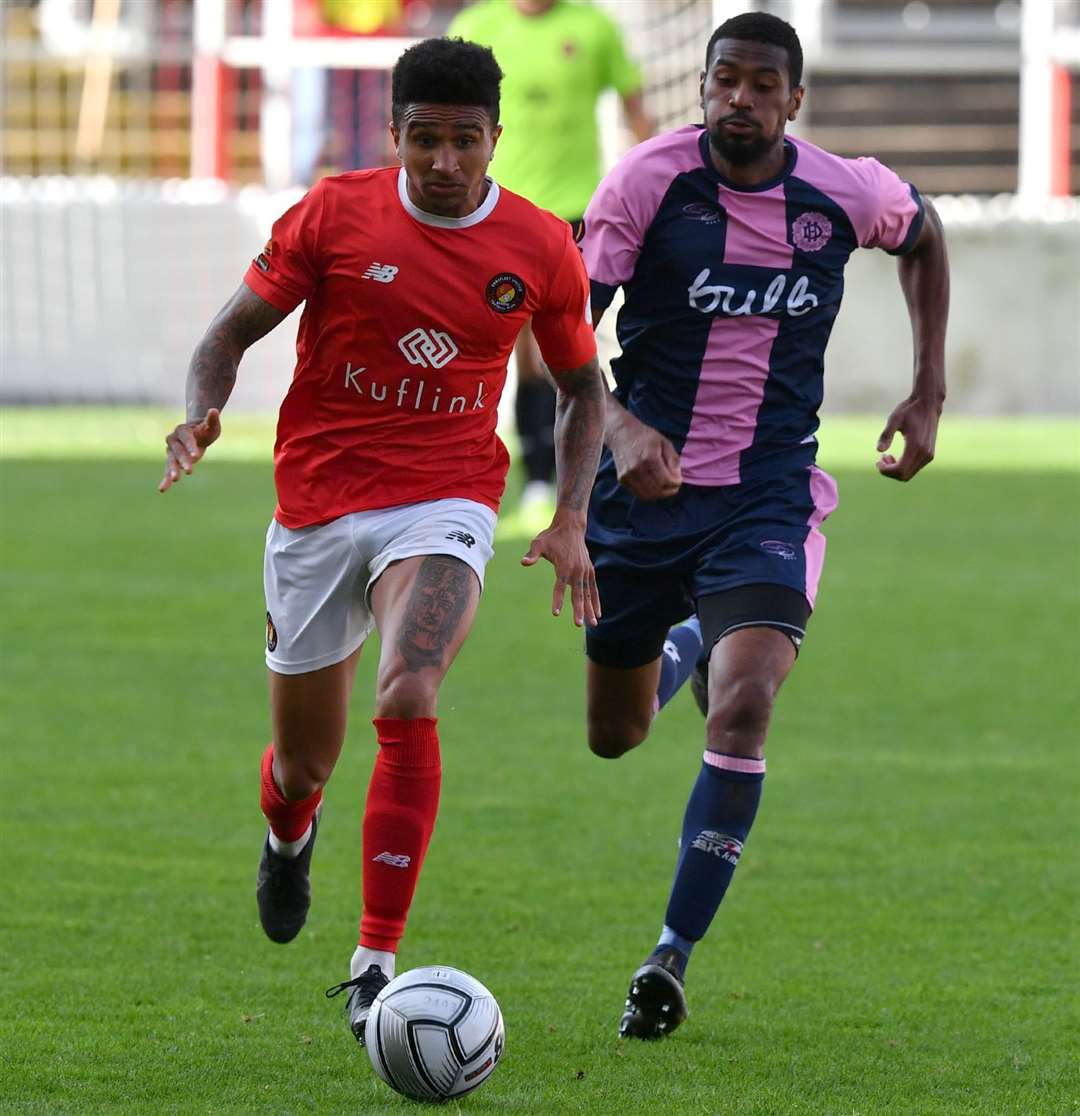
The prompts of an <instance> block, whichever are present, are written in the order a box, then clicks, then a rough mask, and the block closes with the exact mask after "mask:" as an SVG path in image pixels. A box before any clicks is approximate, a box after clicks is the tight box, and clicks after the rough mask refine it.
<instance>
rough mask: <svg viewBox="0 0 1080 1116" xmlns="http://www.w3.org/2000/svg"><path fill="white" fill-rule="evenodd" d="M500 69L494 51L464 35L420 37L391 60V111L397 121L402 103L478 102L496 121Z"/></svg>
mask: <svg viewBox="0 0 1080 1116" xmlns="http://www.w3.org/2000/svg"><path fill="white" fill-rule="evenodd" d="M502 77H503V72H502V70H501V69H499V63H498V62H496V61H495V55H494V54H492V53H491V51H490V50H489V49H488V48H487V47H484V46H480V45H479V44H478V43H468V42H466V41H465V40H464V39H424V40H423V41H422V42H419V43H416V44H415V45H414V46H411V47H409V49H408V50H406V51H405V52H404V53H403V54H402V56H401V57H400V58H399V59H398V60H397V62H395V63H394V69H393V76H392V80H391V94H390V103H391V112H392V113H393V118H394V123H395V124H397V125H400V124H401V114H402V113H403V112H404V111H405V106H406V105H415V104H430V105H479V106H481V107H482V108H486V109H487V110H488V113H489V114H490V116H491V123H492V124H498V122H499V83H500V82H501V81H502Z"/></svg>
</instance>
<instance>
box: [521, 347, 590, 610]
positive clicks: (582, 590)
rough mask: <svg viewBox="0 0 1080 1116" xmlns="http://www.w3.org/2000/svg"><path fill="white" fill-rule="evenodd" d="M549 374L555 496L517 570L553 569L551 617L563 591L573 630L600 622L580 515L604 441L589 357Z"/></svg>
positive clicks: (560, 606)
mask: <svg viewBox="0 0 1080 1116" xmlns="http://www.w3.org/2000/svg"><path fill="white" fill-rule="evenodd" d="M552 376H553V377H554V379H555V383H556V385H557V387H558V389H559V397H558V404H557V406H556V411H555V462H556V474H557V476H558V495H557V497H556V505H555V516H554V518H553V519H552V521H551V526H550V527H549V528H548V529H547V530H546V531H541V532H540V534H539V535H537V536H536V538H535V539H533V541H532V544H531V545H530V547H529V550H528V553H526V555H525V556H524V557H523V558H522V559H521V564H522V565H523V566H533V565H535V564H536V563H537V562H538V561H539V560H540V559H541V558H546V559H547V561H549V562H550V563H551V564H552V565H553V566H554V567H555V588H554V591H553V593H552V597H551V611H552V614H553V615H555V616H558V615H559V613H560V612H561V611H562V606H563V601H564V600H565V598H566V590H567V589H569V590H570V601H571V604H572V605H573V610H574V623H575V624H577V625H578V626H579V627H580V626H581V625H582V624H585V623H588V624H590V625H593V626H595V625H596V623H597V621H598V620H599V619H600V596H599V594H598V593H597V590H596V573H595V571H594V570H593V566H592V562H591V561H590V560H589V551H588V548H587V547H586V545H585V516H586V511H587V509H588V506H589V493H590V492H591V491H592V485H593V480H594V479H595V478H596V466H597V464H598V463H599V461H600V448H601V446H602V445H603V442H604V393H605V390H606V388H605V386H604V378H603V376H602V375H601V373H600V365H599V364H598V363H597V361H596V358H595V357H594V358H593V359H592V360H590V361H589V363H588V364H583V365H581V367H580V368H571V369H568V370H567V371H565V372H559V371H554V370H553V372H552Z"/></svg>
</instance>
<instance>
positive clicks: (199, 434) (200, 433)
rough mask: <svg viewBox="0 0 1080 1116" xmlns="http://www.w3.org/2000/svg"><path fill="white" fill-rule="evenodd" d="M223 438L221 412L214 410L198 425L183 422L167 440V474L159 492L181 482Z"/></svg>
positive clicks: (212, 408) (199, 420)
mask: <svg viewBox="0 0 1080 1116" xmlns="http://www.w3.org/2000/svg"><path fill="white" fill-rule="evenodd" d="M220 436H221V412H220V411H219V410H218V409H217V407H211V408H210V409H209V410H208V411H207V412H206V416H205V417H204V418H201V419H198V420H197V421H196V422H182V423H180V425H179V426H178V427H177V428H176V429H175V430H174V431H173V432H172V433H171V434H169V435H167V436H166V438H165V475H164V476H163V477H162V478H161V484H159V485H158V492H168V490H169V489H170V488H172V486H173V485H174V484H175V483H176V482H177V481H178V480H179V479H180V474H181V473H182V472H183V473H190V472H191V470H192V469H194V468H195V462H196V461H198V460H199V459H200V458H201V457H202V455H203V454H204V453H205V452H206V447H207V446H210V445H213V444H214V442H216V441H217V440H218V438H219V437H220Z"/></svg>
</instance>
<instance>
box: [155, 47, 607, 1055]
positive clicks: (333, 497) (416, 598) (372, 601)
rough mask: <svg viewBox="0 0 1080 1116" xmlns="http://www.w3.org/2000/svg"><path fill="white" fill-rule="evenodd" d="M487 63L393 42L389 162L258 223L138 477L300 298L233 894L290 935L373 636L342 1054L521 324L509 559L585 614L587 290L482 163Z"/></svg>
mask: <svg viewBox="0 0 1080 1116" xmlns="http://www.w3.org/2000/svg"><path fill="white" fill-rule="evenodd" d="M501 77H502V72H501V71H500V69H499V67H498V64H497V63H496V61H495V58H494V56H493V55H492V54H491V52H490V51H489V50H487V49H486V48H483V47H480V46H477V45H476V44H473V43H466V42H463V41H461V40H460V39H458V40H447V39H429V40H426V41H424V42H421V43H419V44H417V45H416V46H413V47H411V48H410V49H409V50H407V51H406V52H405V53H404V54H403V55H402V56H401V58H400V59H399V60H398V62H397V64H396V66H395V67H394V71H393V79H392V80H393V121H392V123H391V126H390V128H391V133H392V135H393V138H394V143H395V145H396V147H397V152H398V156H399V158H400V160H401V164H402V165H401V167H400V168H385V169H380V170H374V171H358V172H353V173H350V174H343V175H340V176H338V177H334V178H328V179H324V180H323V181H322V182H320V183H318V184H317V185H316V186H315V187H314V188H313V189H312V190H311V191H310V192H309V193H308V194H307V195H306V196H305V197H304V198H303V199H302V200H301V201H300V202H299V203H298V204H297V205H295V206H294V207H293V208H292V209H290V210H289V211H288V212H287V213H285V214H284V216H282V217H281V218H280V219H279V220H278V221H277V222H276V224H275V225H274V228H273V235H272V237H271V240H270V242H269V243H268V244H267V245H266V247H265V248H264V249H263V251H262V252H261V253H260V254H259V255H258V256H257V257H256V258H255V260H254V262H253V263H252V265H251V267H250V268H249V269H248V272H247V274H246V276H245V277H244V282H243V284H242V285H241V287H240V288H239V290H237V292H236V293H235V294H234V295H233V297H232V299H231V300H230V301H229V302H228V303H227V304H226V306H225V307H224V309H223V310H222V311H221V312H220V313H219V314H218V316H217V317H216V318H215V319H214V321H213V322H212V323H211V324H210V327H209V328H208V330H207V332H206V335H205V336H204V337H203V339H202V341H201V342H200V343H199V345H198V347H197V348H196V350H195V353H194V355H193V357H192V361H191V366H190V369H189V371H188V378H187V421H186V422H183V423H181V424H180V425H179V426H177V427H176V429H175V430H174V431H173V432H172V433H171V434H169V436H168V437H167V438H166V446H167V453H166V465H165V475H164V478H163V479H162V482H161V485H160V488H161V491H162V492H164V491H166V490H167V489H168V488H169V487H170V486H171V485H172V484H174V483H175V482H176V481H177V480H179V479H180V477H181V476H182V475H183V474H184V473H190V472H191V470H192V469H193V468H194V466H195V464H196V463H197V462H198V461H199V460H200V459H201V458H202V456H203V455H204V453H205V452H206V450H207V448H208V447H209V446H210V445H211V444H212V443H213V442H214V441H215V440H216V439H217V438H218V436H219V434H220V433H221V421H220V410H221V408H222V407H223V406H224V405H225V402H226V400H227V399H228V398H229V394H230V392H231V390H232V387H233V384H234V382H235V379H236V370H237V366H238V364H239V362H240V358H241V356H242V355H243V353H244V350H245V349H246V348H247V347H248V346H249V345H251V344H253V343H254V342H255V341H257V340H258V339H259V338H260V337H262V336H263V335H264V334H266V333H267V332H268V331H269V330H271V329H273V328H274V327H275V326H276V325H277V324H278V323H279V322H281V321H283V320H284V318H285V317H286V316H287V315H288V314H290V313H291V312H292V311H293V310H294V309H295V308H296V307H297V306H298V305H299V304H300V303H301V302H304V303H305V307H304V313H303V316H302V318H301V320H300V327H299V332H298V334H297V343H296V352H297V363H296V371H295V373H294V376H293V380H292V383H291V385H290V387H289V390H288V393H287V395H286V397H285V400H284V402H283V404H282V407H281V413H280V416H279V421H278V430H277V442H276V445H275V450H274V474H275V481H276V485H277V496H278V506H277V510H276V512H275V514H274V519H273V521H272V522H271V524H270V528H269V531H268V532H267V537H266V552H265V566H264V578H265V589H266V602H267V616H266V662H267V666H268V667H269V679H270V709H271V721H272V727H273V742H272V744H270V745H269V746H268V747H267V749H266V751H265V754H264V755H263V759H262V779H261V785H262V794H261V806H262V810H263V813H264V814H265V815H266V818H267V821H268V822H269V831H268V834H267V838H266V842H265V845H264V847H263V854H262V861H261V863H260V865H259V874H258V884H257V897H258V905H259V915H260V919H261V921H262V925H263V929H264V930H265V931H266V933H267V935H268V936H269V937H270V938H271V939H273V940H274V941H277V942H287V941H291V940H292V938H294V937H295V936H296V935H297V933H299V931H300V928H301V927H302V926H303V924H304V921H305V919H306V917H307V912H308V907H309V904H310V896H311V889H310V884H309V880H308V872H309V865H310V862H311V854H312V849H313V846H314V844H315V837H316V834H317V832H318V826H319V817H320V804H321V799H322V788H323V787H324V786H325V784H326V782H327V780H328V779H329V777H330V773H331V772H332V771H333V768H334V764H335V762H336V760H337V758H338V755H339V753H340V751H341V747H342V743H343V741H344V737H345V728H346V719H347V714H348V704H349V694H350V690H351V688H352V682H353V677H354V674H355V668H356V661H357V658H358V657H359V655H360V650H361V647H362V645H363V642H364V640H365V638H366V636H367V635H368V633H369V632H370V631H371V629H372V628H373V627H374V628H377V629H378V631H379V635H380V639H381V648H382V649H381V653H380V660H379V671H378V680H377V683H376V693H375V721H374V723H375V729H376V734H377V737H378V745H379V751H378V755H377V757H376V760H375V768H374V772H373V774H372V778H371V784H370V787H369V789H368V795H367V800H366V804H365V812H364V825H363V899H364V909H363V915H362V917H361V921H360V944H359V946H358V947H357V949H356V952H355V953H354V955H353V957H352V961H351V965H350V978H351V979H350V980H348V981H346V982H344V983H343V984H341V985H339V986H337V987H336V988H334V989H330V990H329V993H328V994H336V993H337V992H339V991H347V992H348V993H349V997H348V1015H349V1022H350V1026H351V1028H352V1031H353V1034H354V1035H355V1036H356V1038H357V1039H358V1040H359V1041H360V1042H361V1043H363V1041H364V1028H365V1024H366V1021H367V1017H368V1013H369V1010H370V1007H371V1003H372V1001H373V1000H374V998H375V996H376V995H377V993H378V992H379V990H380V989H381V988H382V987H384V986H385V985H386V983H387V981H388V980H389V979H390V978H392V977H393V975H394V961H395V953H396V950H397V946H398V942H399V940H400V939H401V936H402V934H403V932H404V929H405V920H406V917H407V914H408V910H409V906H410V903H411V901H412V897H413V892H414V890H415V888H416V882H417V877H418V875H419V872H420V866H421V864H422V862H423V859H424V853H425V851H426V849H427V845H428V841H429V839H430V837H431V833H432V829H433V827H434V824H435V815H436V811H437V807H438V800H439V786H440V772H441V766H440V754H439V737H438V733H437V728H436V723H437V722H436V703H437V697H438V691H439V685H440V683H441V682H442V680H443V678H444V676H445V675H446V672H447V671H448V670H449V668H450V664H451V663H452V662H453V661H454V658H455V656H456V655H457V653H458V651H459V650H460V648H461V646H462V644H463V642H464V640H465V637H466V636H467V635H468V632H469V629H470V627H471V625H472V621H473V617H474V615H475V613H476V608H477V604H478V601H479V598H480V591H481V588H482V584H483V576H484V567H485V565H486V563H487V560H488V559H489V558H490V557H491V554H492V536H493V532H494V527H495V514H496V511H497V510H498V506H499V499H500V497H501V495H502V490H503V484H504V481H505V477H506V471H507V465H508V455H507V452H506V449H505V447H504V446H503V444H502V442H501V441H500V440H499V438H498V437H497V435H496V433H495V424H496V408H497V405H498V402H499V396H500V393H501V392H502V389H503V384H504V382H505V378H506V365H507V360H508V358H509V355H510V353H511V351H512V349H513V346H514V342H515V339H516V338H517V335H518V332H519V330H520V329H521V328H522V326H523V325H524V324H525V323H526V322H527V321H528V320H529V319H530V318H532V321H533V330H534V333H535V335H536V338H537V340H538V341H539V343H540V347H541V349H542V351H543V354H544V359H545V361H546V362H547V364H548V366H549V367H550V368H551V369H552V370H556V371H554V375H555V378H556V381H557V383H558V387H559V413H558V424H557V448H558V454H559V470H558V475H559V488H558V502H557V507H556V510H555V515H554V518H553V519H552V522H551V526H550V527H549V528H548V529H547V530H545V531H542V532H541V533H540V534H539V535H537V537H536V538H535V539H534V540H533V541H532V545H531V546H530V548H529V551H528V553H527V554H526V555H525V557H524V558H523V559H522V562H523V564H525V565H527V566H528V565H533V564H535V563H536V562H537V561H538V560H539V559H540V558H545V559H546V560H548V561H549V562H551V564H552V565H553V566H554V568H555V574H556V581H555V591H554V595H553V598H552V612H553V613H554V614H556V615H558V613H559V611H560V609H561V607H562V604H563V601H564V599H565V592H566V590H567V588H569V589H570V592H571V601H572V607H573V613H574V621H575V623H576V624H578V625H582V624H584V623H589V624H590V625H591V624H595V623H596V622H597V620H598V618H599V615H600V605H599V598H598V596H597V592H596V584H595V576H594V572H593V568H592V565H591V563H590V561H589V557H588V552H587V550H586V547H585V540H584V528H585V515H586V506H587V502H588V495H589V491H590V489H591V486H592V481H593V477H594V474H595V471H596V465H597V461H598V459H599V453H600V444H601V438H602V432H603V415H604V390H603V382H602V379H601V376H600V371H599V366H598V364H597V361H596V344H595V341H594V337H593V331H592V326H591V322H590V318H589V309H588V307H589V284H588V279H587V277H586V274H585V269H584V265H583V264H582V261H581V257H580V255H579V253H578V251H577V248H576V247H575V245H574V243H573V239H572V236H571V233H570V228H569V226H568V225H567V224H566V223H565V222H563V221H560V220H559V219H558V218H556V217H554V216H553V215H552V214H549V213H545V212H543V211H542V210H539V209H537V208H536V207H535V206H533V205H532V204H531V203H530V202H528V201H526V200H525V199H524V198H521V197H518V196H517V195H515V194H512V193H509V192H508V191H505V190H501V189H500V188H499V186H498V184H497V183H496V182H494V181H492V180H491V179H490V178H489V177H487V173H486V172H487V168H488V164H489V163H490V161H491V157H492V153H493V151H494V149H495V145H496V143H497V142H498V138H499V134H500V132H501V129H500V127H499V126H498V119H499V82H500V80H501Z"/></svg>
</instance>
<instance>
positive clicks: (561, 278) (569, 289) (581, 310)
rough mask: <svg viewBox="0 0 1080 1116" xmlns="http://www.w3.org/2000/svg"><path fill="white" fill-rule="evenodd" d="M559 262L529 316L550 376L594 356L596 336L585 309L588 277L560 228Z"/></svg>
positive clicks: (566, 233)
mask: <svg viewBox="0 0 1080 1116" xmlns="http://www.w3.org/2000/svg"><path fill="white" fill-rule="evenodd" d="M563 228H564V230H565V231H564V235H563V242H562V247H561V254H560V256H559V259H558V260H557V261H556V262H555V265H554V267H553V275H552V280H551V284H550V286H549V287H548V290H547V296H546V298H545V300H544V303H543V305H542V306H541V307H540V308H539V309H538V310H537V311H536V313H535V314H534V315H533V323H532V324H533V334H534V335H535V337H536V343H537V344H538V345H539V346H540V354H541V355H542V356H543V358H544V363H545V364H546V365H547V366H548V368H549V369H550V370H551V372H552V374H553V375H556V376H557V375H558V374H559V373H560V372H568V371H569V370H570V369H571V368H580V367H581V366H582V365H583V364H587V363H588V362H589V361H590V360H592V358H593V357H594V356H596V335H595V334H594V333H593V328H592V313H591V311H590V309H589V276H588V274H587V273H586V271H585V264H584V263H583V262H582V259H581V253H580V252H579V251H578V250H577V245H575V244H574V239H573V237H572V236H571V234H570V226H569V225H564V226H563Z"/></svg>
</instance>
